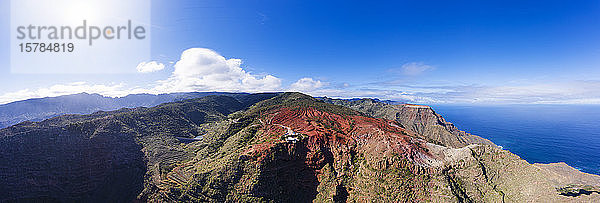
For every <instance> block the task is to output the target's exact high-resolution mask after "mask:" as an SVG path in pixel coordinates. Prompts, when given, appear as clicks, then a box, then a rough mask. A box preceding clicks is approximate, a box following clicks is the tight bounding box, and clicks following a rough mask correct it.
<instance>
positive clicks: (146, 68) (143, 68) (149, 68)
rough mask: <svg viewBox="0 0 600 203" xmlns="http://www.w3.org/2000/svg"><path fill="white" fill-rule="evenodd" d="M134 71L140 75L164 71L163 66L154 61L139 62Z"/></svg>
mask: <svg viewBox="0 0 600 203" xmlns="http://www.w3.org/2000/svg"><path fill="white" fill-rule="evenodd" d="M136 69H137V71H138V72H140V73H151V72H156V71H159V70H162V69H165V64H162V63H158V62H156V61H150V62H147V63H146V62H141V63H140V64H138V65H137V67H136Z"/></svg>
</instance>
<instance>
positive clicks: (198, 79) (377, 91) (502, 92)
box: [0, 48, 600, 104]
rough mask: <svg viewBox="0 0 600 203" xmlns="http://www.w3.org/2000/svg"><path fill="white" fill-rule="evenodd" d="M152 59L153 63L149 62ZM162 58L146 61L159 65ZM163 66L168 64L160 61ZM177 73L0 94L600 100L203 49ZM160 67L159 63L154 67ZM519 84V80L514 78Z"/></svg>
mask: <svg viewBox="0 0 600 203" xmlns="http://www.w3.org/2000/svg"><path fill="white" fill-rule="evenodd" d="M148 64H151V65H148ZM157 65H159V63H158V62H154V61H153V62H149V63H145V64H144V65H143V66H157ZM160 65H162V64H160ZM173 67H174V71H173V72H172V73H171V76H169V77H168V78H165V79H163V80H158V81H153V82H150V83H149V84H150V85H149V86H148V87H146V88H138V87H133V88H132V87H127V86H126V85H125V84H124V83H120V84H112V85H102V84H88V83H85V82H77V83H68V84H57V85H52V86H49V87H42V88H39V89H33V90H32V89H24V90H20V91H16V92H10V93H5V94H3V95H0V104H2V103H8V102H13V101H19V100H24V99H29V98H39V97H53V96H60V95H66V94H75V93H81V92H88V93H98V94H101V95H105V96H112V97H115V96H125V95H127V94H137V93H152V94H158V93H172V92H192V91H223V92H271V91H284V90H287V91H299V92H303V93H306V94H309V95H312V96H327V97H334V98H363V97H369V98H379V99H389V100H396V101H405V102H411V103H481V104H493V103H501V104H505V103H529V104H536V103H541V104H548V103H551V104H557V103H578V104H600V91H597V90H598V89H600V81H562V82H557V81H553V82H543V81H542V82H537V83H532V84H517V85H496V86H483V85H437V86H419V85H406V84H405V85H399V84H388V83H368V84H367V85H357V84H348V83H340V84H338V85H329V83H327V82H323V81H320V80H316V79H313V78H308V77H306V78H301V79H299V80H297V81H296V82H294V83H293V84H291V85H290V86H289V87H287V88H284V87H282V85H281V79H279V78H277V77H275V76H273V75H269V74H261V75H259V74H253V73H250V72H247V71H246V70H244V69H243V68H242V60H240V59H235V58H229V59H227V58H225V57H223V56H221V55H220V54H218V53H216V52H214V51H212V50H210V49H203V48H192V49H188V50H186V51H184V52H183V53H182V55H181V58H180V60H179V61H177V62H175V64H174V66H173ZM149 69H156V68H149ZM431 69H434V67H431V66H428V65H424V64H422V63H407V64H405V65H404V66H402V71H403V74H406V75H416V74H420V73H422V72H424V71H427V70H431ZM512 84H514V83H512Z"/></svg>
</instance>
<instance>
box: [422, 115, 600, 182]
mask: <svg viewBox="0 0 600 203" xmlns="http://www.w3.org/2000/svg"><path fill="white" fill-rule="evenodd" d="M432 107H433V109H434V110H435V111H436V112H437V113H439V114H441V115H442V116H443V117H444V118H445V119H446V120H447V121H449V122H452V123H454V124H455V125H456V127H458V128H459V129H461V130H464V131H467V132H469V133H471V134H475V135H479V136H481V137H484V138H487V139H489V140H491V141H492V142H494V143H496V144H497V145H500V146H502V147H503V149H505V150H509V151H510V152H512V153H514V154H516V155H519V156H520V157H521V158H523V159H525V160H527V161H528V162H529V163H553V162H565V163H567V164H569V165H570V166H572V167H574V168H576V169H578V170H580V171H583V172H586V173H592V174H598V175H600V105H502V106H459V105H433V106H432Z"/></svg>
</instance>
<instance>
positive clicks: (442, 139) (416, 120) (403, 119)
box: [321, 98, 495, 147]
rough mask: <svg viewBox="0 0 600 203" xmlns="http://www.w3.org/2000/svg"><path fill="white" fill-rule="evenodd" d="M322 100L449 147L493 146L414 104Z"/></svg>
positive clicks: (487, 141) (431, 111)
mask: <svg viewBox="0 0 600 203" xmlns="http://www.w3.org/2000/svg"><path fill="white" fill-rule="evenodd" d="M321 100H322V101H325V102H327V103H332V104H336V105H342V106H346V107H348V108H351V109H354V110H356V111H359V112H362V113H365V114H367V115H369V116H372V117H376V118H385V119H388V120H395V121H397V122H399V123H400V124H401V126H402V127H404V128H406V129H408V130H410V131H413V132H415V133H416V134H420V135H423V136H425V137H426V139H427V141H428V142H431V143H435V144H439V145H442V146H449V147H464V146H467V145H469V144H486V145H492V146H495V145H494V143H492V142H490V141H489V140H487V139H484V138H481V137H479V136H476V135H472V134H470V133H467V132H465V131H462V130H459V129H458V128H456V126H454V124H452V123H451V122H448V121H446V120H445V119H444V118H443V117H442V116H441V115H439V114H437V113H436V112H435V111H434V110H433V109H432V108H431V107H429V106H423V105H414V104H398V105H394V104H388V103H383V102H377V101H375V100H373V99H360V100H342V99H330V98H322V99H321Z"/></svg>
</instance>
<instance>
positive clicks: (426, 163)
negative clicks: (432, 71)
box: [0, 93, 600, 202]
mask: <svg viewBox="0 0 600 203" xmlns="http://www.w3.org/2000/svg"><path fill="white" fill-rule="evenodd" d="M273 96H274V97H273ZM271 97H272V98H271ZM257 101H260V102H258V103H255V102H257ZM254 103H255V104H254ZM251 104H254V105H252V106H250V105H251ZM372 105H374V106H378V105H381V104H379V103H372ZM248 106H250V107H249V108H246V107H248ZM363 106H364V105H363ZM382 107H383V108H372V107H371V108H364V109H362V110H361V109H360V108H356V109H358V110H361V111H362V112H364V113H362V112H359V111H355V110H352V109H350V108H346V107H343V106H340V105H334V104H330V103H326V102H322V101H318V100H315V99H313V98H311V97H309V96H307V95H302V94H298V93H284V94H280V95H278V96H275V95H262V96H254V97H251V98H248V99H244V100H240V99H233V98H231V97H208V98H202V99H196V100H187V101H184V102H177V103H170V104H165V105H160V106H158V107H155V108H148V109H145V108H144V109H133V110H121V111H116V112H100V113H96V114H91V115H87V116H63V117H57V118H55V119H50V120H47V121H44V122H39V123H24V124H21V125H18V126H14V127H10V128H6V129H3V130H0V144H2V147H3V148H0V155H2V157H3V159H2V160H1V162H2V163H0V164H1V165H0V166H1V167H2V168H0V175H1V176H2V177H3V178H7V179H8V180H11V181H14V182H10V183H1V184H0V189H2V192H4V193H2V194H0V197H3V198H4V199H2V200H8V199H35V200H40V199H58V200H63V201H65V200H66V201H68V200H96V199H98V198H105V197H109V196H107V195H110V197H114V198H118V199H114V200H115V201H121V200H134V199H138V200H142V201H152V202H173V201H192V202H205V201H211V202H271V201H274V202H310V201H313V202H382V201H383V202H397V201H406V202H426V201H433V202H503V201H504V202H531V201H534V202H553V201H594V200H598V198H600V195H599V194H597V193H593V192H592V193H590V194H583V195H577V196H573V195H571V196H568V195H561V194H560V193H561V192H560V191H561V189H562V191H566V190H572V189H573V186H570V188H567V189H564V188H565V186H567V185H568V184H570V183H579V184H586V185H581V187H587V186H590V184H593V182H589V181H588V182H585V181H584V182H575V181H576V180H581V179H587V178H588V177H597V176H592V175H590V176H569V177H570V179H565V178H563V179H560V178H559V179H560V180H558V181H557V179H556V178H557V177H558V175H556V174H557V172H556V171H557V170H554V172H552V170H550V169H546V168H544V167H539V166H534V165H531V164H529V163H527V162H526V161H524V160H522V159H520V158H519V157H518V156H516V155H514V154H512V153H510V152H508V151H504V150H501V149H499V148H497V147H495V146H494V145H488V144H478V143H480V142H479V141H481V140H479V139H477V138H474V140H475V141H472V140H470V139H466V138H464V137H469V136H470V135H467V134H460V133H458V134H456V133H455V132H460V131H458V130H456V129H455V128H454V127H453V126H451V125H450V124H448V123H447V122H445V121H444V120H443V119H442V118H441V117H439V115H437V114H435V113H433V111H432V110H431V109H430V108H422V107H419V108H415V107H402V106H400V108H397V107H393V108H389V106H383V105H382ZM403 108H406V109H403ZM365 109H366V110H365ZM381 109H387V110H386V112H385V113H381V112H378V111H379V110H381ZM369 110H370V111H371V112H369ZM399 110H400V111H402V112H397V111H399ZM388 111H389V112H388ZM393 111H396V112H395V113H393V114H392V113H391V112H393ZM370 115H377V117H379V118H377V117H374V116H370ZM385 115H394V118H393V119H386V118H385V117H384V116H385ZM398 118H403V119H398ZM411 123H412V125H409V124H411ZM432 129H438V130H432ZM435 133H438V134H435ZM435 136H439V137H440V138H438V139H435ZM443 136H452V137H450V138H446V137H443ZM459 136H462V137H459ZM63 137H64V138H63ZM36 138H37V139H36ZM61 139H69V141H64V142H63V141H59V140H61ZM190 140H192V141H190ZM431 140H438V141H436V142H432V141H431ZM484 141H486V140H484ZM481 142H483V141H481ZM86 144H87V145H86ZM38 145H52V146H54V147H48V148H40V147H42V146H38ZM83 148H88V149H87V151H85V150H84V149H83ZM70 150H71V151H70ZM73 151H75V152H73ZM79 151H82V152H79ZM85 153H87V154H89V155H85ZM78 154H84V155H78ZM5 157H6V159H4V158H5ZM56 157H61V158H60V159H56ZM29 159H31V160H29ZM88 159H89V160H88ZM90 160H92V161H90ZM45 168H50V169H45ZM566 174H571V173H570V172H566ZM84 178H88V179H86V180H81V179H84ZM119 184H124V185H123V186H122V187H113V186H115V185H119ZM23 185H30V186H29V187H24V186H23ZM567 187H568V186H567ZM577 187H579V186H577ZM586 189H590V188H589V187H588V188H586ZM590 190H591V189H590ZM586 191H587V190H586ZM103 200H105V199H103Z"/></svg>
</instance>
